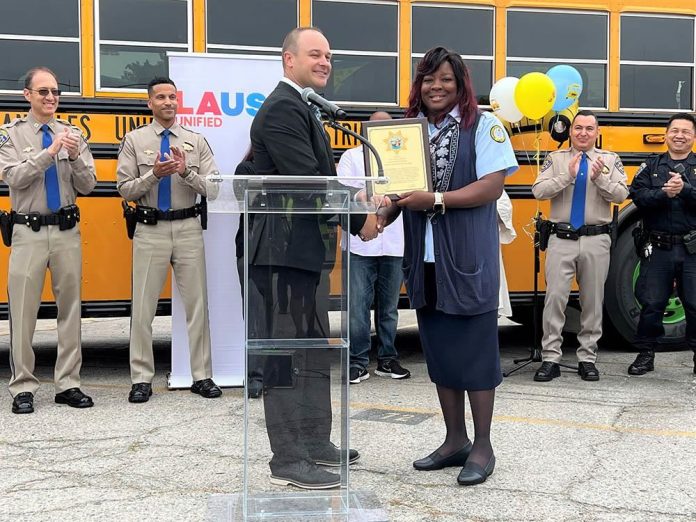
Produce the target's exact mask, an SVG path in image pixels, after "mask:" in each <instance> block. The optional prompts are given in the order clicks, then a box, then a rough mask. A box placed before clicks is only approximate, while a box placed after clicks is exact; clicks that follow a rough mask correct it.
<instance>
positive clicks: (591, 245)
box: [541, 234, 611, 363]
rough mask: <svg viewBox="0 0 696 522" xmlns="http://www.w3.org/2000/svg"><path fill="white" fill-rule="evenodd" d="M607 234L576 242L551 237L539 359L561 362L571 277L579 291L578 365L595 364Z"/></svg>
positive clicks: (600, 326)
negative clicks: (575, 281)
mask: <svg viewBox="0 0 696 522" xmlns="http://www.w3.org/2000/svg"><path fill="white" fill-rule="evenodd" d="M610 247H611V238H610V237H609V234H601V235H598V236H581V237H580V238H579V239H578V241H571V240H569V239H559V238H557V237H556V236H551V238H550V239H549V246H548V249H547V250H546V264H545V271H546V299H545V301H544V316H543V328H544V337H543V338H542V340H541V355H542V359H543V360H544V361H550V362H556V363H557V362H560V360H561V355H562V352H561V343H562V342H563V337H562V336H561V332H562V331H563V325H564V324H565V310H566V305H567V304H568V297H569V295H570V285H571V283H572V282H573V276H575V277H576V278H577V281H578V287H579V291H580V307H581V308H582V310H581V313H580V333H578V342H579V343H580V347H579V348H578V350H577V356H578V361H579V362H592V363H593V362H595V361H596V360H597V341H598V340H599V338H600V337H601V336H602V306H603V304H604V283H605V281H606V279H607V273H608V272H609V249H610Z"/></svg>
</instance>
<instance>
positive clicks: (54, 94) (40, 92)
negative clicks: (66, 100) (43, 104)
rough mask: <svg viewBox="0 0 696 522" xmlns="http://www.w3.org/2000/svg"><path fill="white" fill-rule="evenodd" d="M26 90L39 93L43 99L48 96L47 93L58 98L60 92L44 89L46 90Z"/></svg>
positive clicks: (58, 90)
mask: <svg viewBox="0 0 696 522" xmlns="http://www.w3.org/2000/svg"><path fill="white" fill-rule="evenodd" d="M27 90H29V91H34V92H37V93H39V96H43V97H44V98H45V97H46V96H48V93H49V92H50V93H51V94H52V95H53V96H60V92H61V91H60V89H46V88H42V89H27Z"/></svg>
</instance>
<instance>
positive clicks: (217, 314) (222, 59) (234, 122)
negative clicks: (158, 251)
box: [168, 53, 283, 388]
mask: <svg viewBox="0 0 696 522" xmlns="http://www.w3.org/2000/svg"><path fill="white" fill-rule="evenodd" d="M168 57H169V75H170V77H171V78H172V80H174V82H175V83H176V86H177V91H178V95H179V111H178V114H177V120H178V122H179V124H180V125H182V126H183V127H186V128H188V129H191V130H194V131H196V132H200V133H201V134H203V135H204V136H205V138H206V140H208V143H209V144H210V146H211V148H212V149H213V153H214V154H215V162H216V163H217V166H218V168H219V169H220V173H221V174H223V175H232V174H234V170H235V168H236V166H237V165H238V164H239V162H240V161H241V160H242V158H243V157H244V156H245V155H246V153H247V151H248V149H249V128H250V127H251V121H252V119H253V117H254V116H255V115H256V112H257V111H258V109H259V107H261V104H262V103H263V101H264V100H265V98H266V96H267V95H268V94H269V93H270V92H271V91H272V90H273V89H274V88H275V86H276V85H277V84H278V80H279V79H280V78H281V77H282V74H283V71H282V66H281V62H280V57H279V56H278V57H266V56H261V57H259V56H230V55H223V54H199V53H168ZM238 223H239V216H238V215H235V214H209V215H208V230H207V231H205V232H204V234H203V237H204V241H205V258H206V269H207V274H208V309H209V311H210V335H211V341H212V345H213V354H212V356H213V380H215V382H216V383H217V384H218V385H220V386H242V385H243V384H244V378H245V376H244V322H243V319H242V299H241V290H240V287H239V277H238V275H237V258H236V256H235V247H234V237H235V234H236V233H237V228H238ZM192 380H193V379H192V377H191V367H190V363H189V348H188V333H187V331H186V313H185V312H184V306H183V303H182V301H181V296H180V294H179V291H178V289H177V287H176V282H174V280H173V278H172V370H171V374H170V376H169V387H170V388H188V387H189V386H191V382H192Z"/></svg>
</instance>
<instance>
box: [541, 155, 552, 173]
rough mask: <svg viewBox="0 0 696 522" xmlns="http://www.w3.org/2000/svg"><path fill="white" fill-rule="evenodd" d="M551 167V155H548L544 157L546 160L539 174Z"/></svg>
mask: <svg viewBox="0 0 696 522" xmlns="http://www.w3.org/2000/svg"><path fill="white" fill-rule="evenodd" d="M551 165H553V158H552V157H551V154H548V155H547V156H546V159H545V160H544V164H543V165H542V166H541V172H544V171H545V170H549V169H550V168H551Z"/></svg>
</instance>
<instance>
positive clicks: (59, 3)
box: [0, 0, 81, 94]
mask: <svg viewBox="0 0 696 522" xmlns="http://www.w3.org/2000/svg"><path fill="white" fill-rule="evenodd" d="M78 6H79V4H78V0H55V1H54V2H45V1H43V0H2V16H0V56H2V57H3V59H2V60H0V91H12V92H21V91H22V89H23V88H24V74H25V73H26V72H27V69H29V68H30V67H31V66H32V65H35V64H42V65H45V66H46V67H49V68H50V69H52V70H53V71H55V73H56V74H57V75H58V77H59V78H60V85H59V87H60V89H61V90H62V91H64V92H65V93H66V94H71V93H72V94H79V93H80V91H81V83H80V13H79V10H78ZM37 12H41V13H42V16H41V17H37V16H36V13H37Z"/></svg>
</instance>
